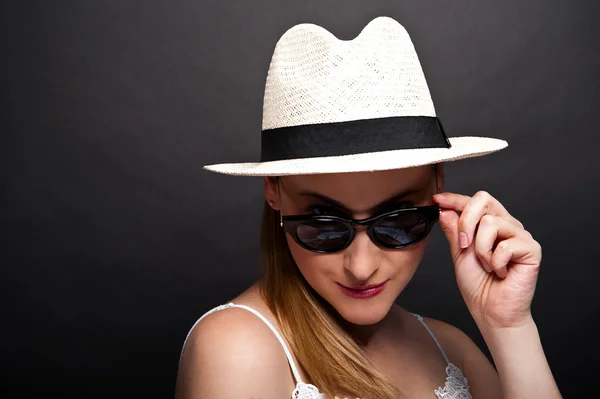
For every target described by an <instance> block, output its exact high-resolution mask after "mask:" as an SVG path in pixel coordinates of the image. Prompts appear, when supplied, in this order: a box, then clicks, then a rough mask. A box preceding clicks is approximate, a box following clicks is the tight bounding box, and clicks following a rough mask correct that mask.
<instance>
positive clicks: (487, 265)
mask: <svg viewBox="0 0 600 399" xmlns="http://www.w3.org/2000/svg"><path fill="white" fill-rule="evenodd" d="M481 264H482V265H483V268H484V269H485V271H486V272H488V273H491V271H492V267H491V266H490V265H489V263H487V262H486V261H484V260H482V261H481Z"/></svg>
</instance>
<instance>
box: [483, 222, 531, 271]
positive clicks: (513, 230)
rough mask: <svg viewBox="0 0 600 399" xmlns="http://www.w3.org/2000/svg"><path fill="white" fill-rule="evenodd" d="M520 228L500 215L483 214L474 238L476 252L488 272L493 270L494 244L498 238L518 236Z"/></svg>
mask: <svg viewBox="0 0 600 399" xmlns="http://www.w3.org/2000/svg"><path fill="white" fill-rule="evenodd" d="M519 231H520V229H519V228H518V227H517V226H515V225H514V224H512V223H510V222H509V221H508V220H506V219H503V218H501V217H499V216H493V215H483V217H482V218H481V221H480V222H479V227H478V228H477V233H476V234H475V238H474V246H475V254H476V255H477V257H478V258H479V260H480V261H481V264H482V265H483V268H484V269H485V271H487V272H488V273H489V272H491V271H492V270H493V268H492V267H491V266H490V264H491V260H492V254H493V250H494V246H495V244H496V241H497V240H498V239H500V240H502V239H507V238H511V237H516V236H517V234H518V233H519Z"/></svg>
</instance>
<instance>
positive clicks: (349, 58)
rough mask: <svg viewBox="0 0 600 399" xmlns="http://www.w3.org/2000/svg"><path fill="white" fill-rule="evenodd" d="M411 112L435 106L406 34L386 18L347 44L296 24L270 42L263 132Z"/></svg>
mask: <svg viewBox="0 0 600 399" xmlns="http://www.w3.org/2000/svg"><path fill="white" fill-rule="evenodd" d="M414 115H418V116H435V109H434V107H433V102H432V101H431V96H430V94H429V88H428V87H427V82H426V81H425V76H424V75H423V70H422V69H421V64H420V63H419V59H418V58H417V53H416V51H415V49H414V46H413V43H412V41H411V39H410V37H409V35H408V32H406V29H404V27H402V25H400V24H399V23H398V22H396V21H394V20H393V19H391V18H387V17H380V18H376V19H374V20H373V21H371V23H369V24H368V25H367V26H366V27H365V28H364V29H363V31H362V32H361V33H360V35H358V36H357V37H356V38H355V39H354V40H349V41H342V40H338V39H337V38H336V37H335V36H333V35H332V34H331V33H330V32H328V31H327V30H325V29H324V28H322V27H320V26H317V25H313V24H300V25H296V26H295V27H293V28H291V29H289V30H288V31H287V32H286V33H285V34H284V35H283V36H282V37H281V39H279V41H278V43H277V45H276V46H275V51H274V53H273V57H272V59H271V65H270V67H269V72H268V74H267V82H266V85H265V95H264V103H263V123H262V128H263V130H266V129H273V128H278V127H285V126H298V125H308V124H315V123H330V122H344V121H351V120H359V119H371V118H383V117H390V116H414Z"/></svg>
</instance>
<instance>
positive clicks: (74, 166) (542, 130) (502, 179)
mask: <svg viewBox="0 0 600 399" xmlns="http://www.w3.org/2000/svg"><path fill="white" fill-rule="evenodd" d="M599 4H600V3H598V2H597V1H594V0H590V1H581V0H580V1H559V0H554V1H539V0H536V1H534V0H526V1H523V0H518V1H517V0H510V1H481V0H479V1H466V0H443V1H441V0H440V1H422V0H409V1H408V0H405V1H399V0H394V1H383V0H378V1H360V0H353V1H350V0H344V1H324V0H320V1H308V0H304V1H294V2H292V1H281V0H279V1H275V0H269V1H241V0H238V1H232V0H228V1H212V2H205V1H173V0H171V1H162V2H161V1H156V0H152V1H148V0H146V1H125V0H120V1H95V2H94V1H85V0H77V1H71V2H64V1H63V2H61V1H39V2H31V1H29V2H24V1H23V2H18V1H13V2H3V3H2V6H1V8H2V10H1V12H0V18H1V21H0V22H1V23H0V29H1V32H2V74H1V75H0V79H1V82H2V91H1V93H2V97H1V98H2V113H1V115H2V117H1V119H0V120H1V121H2V125H1V132H2V134H1V137H2V142H1V145H2V150H3V151H2V154H3V155H2V157H1V159H2V164H3V167H2V168H1V170H2V180H1V184H2V220H1V226H2V233H3V234H2V236H3V238H2V248H3V250H2V252H1V253H2V255H1V256H2V258H1V259H0V262H1V264H2V267H1V268H0V270H1V275H0V281H1V282H2V290H1V291H2V294H3V295H2V296H3V301H2V302H3V307H2V308H3V311H2V316H3V317H2V329H1V330H2V331H3V332H2V334H3V335H4V339H3V340H2V344H3V346H4V348H2V358H3V359H2V360H3V361H2V363H3V370H2V375H3V377H4V378H5V379H7V380H8V381H9V383H8V385H7V384H5V383H3V387H2V388H0V390H2V391H4V392H5V393H7V396H4V395H2V396H4V397H33V395H34V394H36V395H38V396H39V395H44V397H90V398H92V397H94V398H96V397H97V398H106V397H119V396H129V397H144V398H164V397H170V396H172V393H173V387H174V381H175V376H176V367H177V361H178V356H179V351H180V349H181V344H182V343H183V339H184V337H185V335H186V333H187V331H188V329H189V327H190V326H191V325H192V323H193V322H194V321H195V320H196V318H197V317H199V316H200V315H201V314H202V313H203V312H205V311H206V310H208V309H209V308H211V307H213V306H215V305H217V304H219V303H223V302H225V301H227V300H228V299H229V298H231V297H233V296H235V295H236V294H237V293H239V292H240V291H241V290H243V289H244V288H245V287H247V286H248V285H249V284H250V283H251V282H252V281H253V280H254V279H255V278H256V276H257V262H256V258H257V250H258V229H259V226H258V222H259V218H260V211H261V207H262V201H263V198H262V181H261V179H259V178H239V177H229V176H220V175H215V174H210V173H209V172H205V171H203V170H201V166H202V165H205V164H208V163H217V162H228V161H251V160H256V159H258V157H259V148H260V143H259V137H260V126H261V111H262V108H261V107H262V104H261V102H262V94H263V93H262V92H263V85H264V81H265V77H266V71H267V68H268V63H269V61H270V56H271V54H272V51H273V48H274V45H275V43H276V41H277V39H278V38H279V37H280V36H281V34H283V32H284V31H285V30H286V29H287V28H289V27H291V26H292V25H294V24H296V23H300V22H314V23H318V24H321V25H323V26H325V27H326V28H327V29H329V30H331V31H332V32H334V33H335V34H336V35H338V37H340V38H344V39H350V38H352V37H354V36H355V35H356V34H357V33H358V32H359V31H360V29H361V28H362V27H363V26H364V25H365V24H366V23H367V22H368V21H369V20H371V19H372V18H373V17H376V16H379V15H388V16H391V17H393V18H395V19H397V20H398V21H400V22H401V23H402V24H403V25H405V26H406V28H407V29H408V31H409V32H410V33H411V35H412V38H413V41H414V43H415V46H416V48H417V50H418V53H419V56H420V59H421V61H422V63H423V66H424V69H425V73H426V77H427V79H428V82H429V85H430V88H431V91H432V94H433V98H434V101H435V103H436V109H437V112H438V116H439V117H440V118H441V119H442V121H443V123H444V126H445V128H446V131H447V132H448V135H449V136H461V135H483V136H491V137H499V138H503V139H506V140H507V141H508V142H509V144H510V146H509V148H508V149H506V150H504V151H502V152H500V153H497V154H494V155H490V156H488V157H483V158H477V159H471V160H465V161H460V162H456V163H452V164H448V165H447V189H448V190H452V191H456V192H460V193H465V194H469V195H471V194H473V193H475V192H476V191H477V190H480V189H483V190H487V191H489V192H490V193H492V194H493V195H494V196H496V197H497V198H498V199H499V200H500V201H501V202H502V203H503V204H504V205H505V206H506V207H507V208H508V210H509V211H511V212H512V213H513V214H514V215H515V216H516V217H517V218H519V219H520V220H521V221H522V222H523V223H524V225H525V227H526V228H527V229H528V230H529V231H531V232H532V234H533V235H534V237H535V238H536V239H537V240H538V241H539V242H540V243H541V244H542V246H543V249H544V257H543V262H542V264H543V271H542V273H541V276H540V279H539V284H538V289H537V293H536V297H535V300H534V305H533V308H534V316H535V319H536V320H537V323H538V326H539V329H540V332H541V337H542V340H543V344H544V345H545V348H546V351H547V356H548V359H549V362H550V365H551V367H552V369H553V371H554V373H555V376H556V379H557V381H558V384H559V386H560V388H561V389H562V391H563V394H564V396H565V397H568V398H572V397H583V396H580V395H583V394H584V393H585V392H590V393H591V388H592V387H593V386H594V385H595V383H596V379H597V377H596V374H595V373H594V372H595V371H596V370H597V367H595V366H594V365H595V364H597V363H598V361H599V357H598V351H597V350H596V347H597V345H598V334H597V333H596V329H595V326H596V323H597V322H598V307H599V304H600V301H599V300H598V294H597V292H598V285H597V281H598V277H599V272H598V256H599V249H598V248H599V247H600V246H599V245H598V233H597V231H598V230H597V226H598V221H599V217H598V212H599V208H598V203H599V200H600V194H599V193H598V187H599V184H598V183H599V178H598V170H597V163H596V162H595V161H596V160H597V158H598V154H599V150H598V146H599V145H600V140H599V138H598V137H599V135H598V128H597V122H596V119H595V116H596V114H597V112H598V105H599V104H598V89H599V85H598V83H599V79H598V71H599V68H600V55H599V52H598V42H597V41H598V37H599V33H600V28H598V25H597V16H598V13H599V11H600V7H599ZM400 302H401V303H403V304H404V305H405V306H407V307H408V308H409V309H411V310H413V311H418V312H420V313H422V314H425V315H429V316H432V317H437V318H440V319H442V320H445V321H447V322H450V323H453V324H455V325H457V326H458V327H460V328H462V329H463V330H465V331H466V332H467V333H468V334H469V335H470V336H471V337H473V339H475V340H476V342H477V343H478V344H479V345H482V341H481V338H480V336H479V335H478V332H477V330H476V329H475V326H474V323H473V322H472V321H471V319H470V316H469V315H468V313H467V311H466V308H465V306H464V305H463V303H462V300H461V298H460V295H459V293H458V290H457V287H456V284H455V281H454V278H453V271H452V264H451V260H450V257H449V254H448V249H447V244H446V241H445V239H444V237H443V235H442V233H441V231H440V230H439V227H436V229H435V231H434V232H433V238H432V240H431V241H430V244H429V248H428V251H427V253H426V256H425V258H424V260H423V263H422V265H421V267H420V269H419V271H418V273H417V276H416V277H415V279H414V280H413V281H412V283H411V284H410V285H409V287H408V288H407V289H406V291H405V292H404V293H403V295H402V296H401V298H400Z"/></svg>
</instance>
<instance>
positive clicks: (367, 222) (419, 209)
mask: <svg viewBox="0 0 600 399" xmlns="http://www.w3.org/2000/svg"><path fill="white" fill-rule="evenodd" d="M403 213H418V214H421V215H423V216H425V220H426V221H427V226H426V228H425V230H424V233H423V236H422V237H420V238H418V239H417V240H414V241H411V242H409V243H407V244H402V245H389V244H385V243H383V242H380V241H378V240H377V238H376V236H375V233H374V229H375V224H376V223H377V222H378V221H380V220H381V219H385V218H388V217H394V216H398V215H401V214H403ZM439 213H440V207H439V206H438V205H426V206H416V207H411V208H401V209H396V210H393V211H389V212H385V213H382V214H380V215H375V216H371V217H370V218H366V219H346V218H343V217H339V216H333V215H294V216H283V217H282V224H283V229H284V231H285V232H287V233H289V234H290V235H291V236H292V237H293V238H294V241H296V242H297V243H298V244H299V245H300V246H301V247H302V248H305V249H307V250H309V251H312V252H317V253H327V254H329V253H335V252H339V251H342V250H344V249H346V248H347V247H348V246H349V245H350V244H351V243H352V240H353V239H354V236H355V235H356V227H357V226H367V227H368V229H367V234H368V235H369V238H370V239H371V241H372V242H373V243H374V244H375V245H377V246H378V247H380V248H384V249H401V248H406V247H409V246H411V245H414V244H416V243H418V242H420V241H422V240H423V239H425V237H427V236H428V235H429V233H430V232H431V229H432V228H433V226H434V225H435V223H436V222H437V221H438V219H439ZM310 220H316V221H320V222H338V223H342V224H343V225H345V226H346V227H347V228H348V231H349V232H350V234H349V236H348V240H347V242H346V244H344V246H343V247H341V248H339V249H335V250H321V249H316V248H311V247H309V246H307V245H306V244H304V243H303V242H302V240H301V239H300V238H299V237H298V226H299V225H301V224H302V223H304V222H306V221H310Z"/></svg>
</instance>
